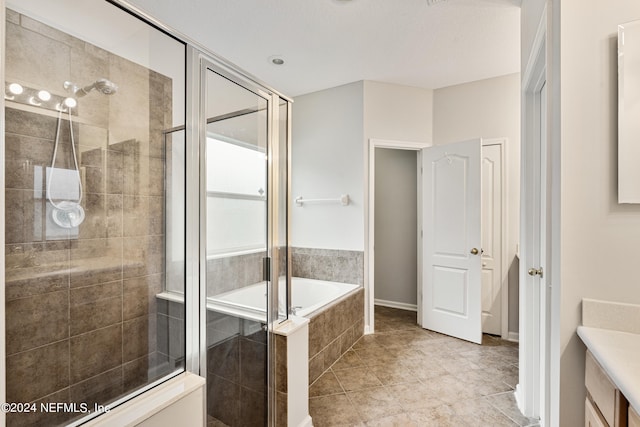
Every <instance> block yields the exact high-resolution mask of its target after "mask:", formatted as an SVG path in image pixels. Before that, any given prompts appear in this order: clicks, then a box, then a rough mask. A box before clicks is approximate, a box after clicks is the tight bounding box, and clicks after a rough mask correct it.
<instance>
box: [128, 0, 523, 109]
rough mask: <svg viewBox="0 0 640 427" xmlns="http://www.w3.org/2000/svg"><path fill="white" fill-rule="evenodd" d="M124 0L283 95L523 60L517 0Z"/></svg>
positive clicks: (487, 70)
mask: <svg viewBox="0 0 640 427" xmlns="http://www.w3.org/2000/svg"><path fill="white" fill-rule="evenodd" d="M131 3H133V4H135V5H137V6H138V7H140V8H141V9H143V10H145V11H147V12H149V13H150V14H151V15H153V16H154V17H156V18H158V19H159V20H160V21H162V22H164V23H166V24H167V25H169V26H170V27H173V28H174V29H176V30H178V31H180V32H182V33H184V34H185V35H187V36H189V37H190V38H192V39H194V40H196V41H198V42H199V43H201V44H203V45H205V46H207V47H208V48H209V49H211V50H212V51H213V52H215V53H216V54H218V55H220V56H222V57H224V58H226V59H227V60H229V61H231V62H233V63H235V64H236V65H238V66H239V67H241V68H243V69H244V70H246V71H247V72H249V73H251V74H253V75H254V76H256V77H258V78H259V79H260V80H262V81H263V82H264V83H266V84H268V85H270V86H271V87H273V88H274V89H276V90H278V91H280V92H281V93H283V94H285V95H289V96H297V95H301V94H305V93H310V92H314V91H318V90H322V89H326V88H329V87H334V86H338V85H342V84H346V83H350V82H354V81H358V80H374V81H380V82H388V83H396V84H401V85H407V86H416V87H421V88H430V89H436V88H440V87H445V86H450V85H454V84H459V83H464V82H469V81H475V80H481V79H485V78H490V77H495V76H500V75H505V74H509V73H515V72H518V71H519V68H520V3H521V1H520V0H439V1H436V2H435V3H434V4H433V5H429V3H430V2H429V1H428V0H189V1H176V0H131ZM273 55H279V56H281V57H282V58H283V59H284V60H285V64H284V65H282V66H276V65H273V64H272V63H271V62H270V60H269V57H271V56H273Z"/></svg>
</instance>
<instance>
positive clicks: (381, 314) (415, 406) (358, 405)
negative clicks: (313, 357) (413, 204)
mask: <svg viewBox="0 0 640 427" xmlns="http://www.w3.org/2000/svg"><path fill="white" fill-rule="evenodd" d="M375 310H376V312H375V316H376V327H377V329H378V331H377V332H376V333H375V334H373V335H366V336H363V337H361V338H360V339H359V340H358V341H357V342H356V343H355V344H354V345H353V347H352V348H351V349H349V350H348V351H347V352H346V353H345V354H344V355H343V356H342V357H341V358H340V359H338V361H337V362H336V363H335V364H333V365H332V366H331V368H330V369H329V370H327V371H326V372H325V373H324V374H323V375H322V376H320V377H319V378H318V379H317V380H316V381H315V382H314V383H312V384H311V387H310V389H309V396H310V398H309V407H310V412H311V417H312V418H313V424H314V426H318V427H323V426H338V425H340V426H342V425H352V426H407V427H408V426H420V427H422V426H462V425H487V426H488V425H490V426H533V425H536V423H535V420H531V419H527V418H525V417H523V416H522V415H521V414H520V413H519V411H518V409H517V406H516V403H515V398H514V396H513V389H514V387H515V384H516V383H517V381H518V367H517V363H518V348H517V345H514V344H513V343H510V342H506V341H503V340H500V339H497V338H493V337H490V336H485V337H484V340H483V343H482V345H481V346H478V345H476V344H471V343H467V342H465V341H460V340H458V339H455V338H451V337H448V336H445V335H441V334H437V333H435V332H430V331H426V330H423V329H422V328H420V327H419V326H417V325H416V321H415V318H416V313H415V312H409V311H404V310H398V309H392V308H386V307H379V306H376V308H375Z"/></svg>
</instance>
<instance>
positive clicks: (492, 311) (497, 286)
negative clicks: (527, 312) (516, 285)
mask: <svg viewBox="0 0 640 427" xmlns="http://www.w3.org/2000/svg"><path fill="white" fill-rule="evenodd" d="M481 200H482V220H481V224H482V332H484V333H487V334H493V335H502V277H501V275H502V145H500V144H491V145H483V146H482V198H481Z"/></svg>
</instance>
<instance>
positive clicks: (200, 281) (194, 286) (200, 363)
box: [0, 0, 292, 425]
mask: <svg viewBox="0 0 640 427" xmlns="http://www.w3.org/2000/svg"><path fill="white" fill-rule="evenodd" d="M105 1H106V2H107V3H110V4H112V5H113V6H115V7H118V8H120V9H122V10H124V11H126V12H128V13H130V14H131V15H133V16H135V17H137V18H138V19H140V20H142V21H144V22H146V23H148V24H149V25H151V26H152V27H155V28H156V29H158V30H160V31H162V32H164V33H166V34H168V35H170V36H172V37H174V38H175V39H177V40H178V41H181V42H183V43H185V45H186V122H185V128H186V144H185V145H186V153H185V157H186V159H185V162H186V176H185V180H186V186H185V187H186V188H185V197H186V206H187V207H188V208H187V209H186V213H185V222H186V225H185V276H186V277H185V283H186V289H185V329H186V331H185V347H186V348H185V358H186V360H185V370H186V371H188V372H192V373H195V374H198V375H202V376H206V359H207V357H206V356H207V348H206V327H205V323H204V322H205V320H206V282H205V280H206V253H205V252H204V240H203V239H202V238H201V235H202V234H201V233H203V232H205V231H206V220H205V218H204V217H203V211H204V207H203V206H204V197H205V191H204V188H205V183H204V175H203V174H202V173H201V168H203V167H204V161H205V156H204V141H205V140H206V138H204V135H205V129H206V119H205V118H204V113H203V105H202V99H203V98H204V96H205V94H204V87H203V85H202V80H201V72H202V70H206V68H207V67H209V68H210V69H213V70H214V71H215V72H217V73H219V74H222V75H223V76H225V77H227V78H229V79H230V80H232V81H234V82H235V83H237V84H238V85H240V86H242V87H245V88H246V89H248V90H250V91H252V92H254V93H257V94H259V95H260V96H262V97H264V98H265V99H266V100H267V103H268V104H267V105H268V107H267V108H268V123H269V128H268V144H267V149H268V172H267V176H268V178H267V182H268V190H267V191H268V193H267V194H268V195H269V197H268V198H267V200H268V202H267V203H268V205H267V218H268V223H267V256H268V258H269V259H270V269H269V270H270V275H269V286H268V296H267V298H268V306H267V307H268V309H267V311H268V312H267V327H268V331H269V332H272V331H273V329H274V327H276V326H277V324H278V322H279V319H278V286H276V285H275V284H277V283H278V277H279V272H278V268H279V265H280V262H279V261H280V260H279V259H278V258H279V250H277V249H278V246H279V245H282V246H286V247H287V248H289V247H290V241H289V240H290V237H289V236H290V233H289V231H290V221H289V220H287V222H286V226H285V228H286V231H287V233H286V235H287V239H286V240H287V241H286V242H278V241H277V240H278V236H279V230H278V227H279V224H278V210H279V206H286V212H281V214H283V215H286V216H287V218H288V219H289V218H290V216H289V213H290V200H289V193H290V178H289V176H290V174H289V173H287V183H286V186H285V188H286V193H287V194H280V191H279V186H278V171H279V168H281V167H286V168H287V170H290V146H291V136H290V135H291V132H290V129H291V124H290V119H291V103H292V100H291V99H290V98H288V97H286V96H284V95H283V94H281V93H279V92H277V91H276V90H274V89H272V88H270V87H269V86H268V85H266V84H264V83H263V82H261V81H260V80H259V79H258V78H256V77H254V76H252V75H250V74H249V73H246V72H244V71H242V70H241V69H240V68H239V67H237V66H236V65H234V64H233V63H231V62H229V61H227V60H225V59H224V58H221V57H219V56H217V55H216V54H214V53H213V52H211V51H210V50H209V49H207V48H206V47H205V46H203V45H201V44H200V43H198V42H196V41H194V40H192V39H191V38H189V37H188V36H185V35H184V34H182V33H180V32H178V31H176V30H174V29H173V28H171V27H169V26H167V25H165V24H163V23H162V22H160V21H158V20H157V19H155V18H154V17H153V16H151V15H149V14H147V13H146V12H144V11H143V10H141V9H140V8H138V7H136V6H134V5H132V4H131V3H129V2H128V1H125V0H105ZM0 8H1V11H0V45H1V46H5V43H6V35H5V27H6V25H5V19H6V16H5V15H6V14H5V10H6V5H5V1H4V0H0ZM0 80H2V81H4V80H5V59H4V54H3V55H0ZM281 101H285V102H286V103H287V110H286V111H287V113H286V116H287V127H286V132H287V135H286V138H287V142H286V146H287V158H286V161H284V164H280V163H281V162H280V160H279V153H278V148H279V147H278V141H279V138H280V135H279V126H278V123H279V119H280V117H279V113H280V112H279V106H280V102H281ZM0 110H2V114H0V129H4V110H5V102H4V99H2V100H0ZM4 152H5V137H4V132H0V162H1V164H2V165H4V164H5V157H4ZM0 188H4V174H0ZM283 199H284V200H285V202H284V204H283V203H282V200H283ZM0 205H4V191H0ZM194 207H197V208H194ZM4 216H5V215H4V209H2V210H0V236H1V237H2V239H3V240H4V237H5V218H4ZM287 254H289V251H287ZM287 256H288V257H289V255H287ZM4 275H5V257H4V245H0V277H3V278H4ZM286 278H287V287H286V289H287V293H288V295H287V298H286V301H287V303H286V308H285V313H288V312H289V308H290V292H289V291H290V278H291V264H290V262H287V272H286ZM4 300H5V284H4V280H2V281H0V307H4V305H5V302H4ZM280 320H282V319H280ZM268 339H269V341H270V342H269V345H268V356H267V366H268V373H267V389H268V412H267V413H268V425H275V391H274V389H273V387H272V386H271V385H272V381H273V372H274V366H273V363H272V359H271V356H272V352H273V345H272V344H271V340H272V339H273V338H272V334H271V333H269V334H268ZM5 360H6V349H5V319H4V315H3V316H0V373H2V374H1V375H0V402H5V401H6V378H5V375H4V372H6V366H5ZM155 384H157V383H154V384H151V385H149V386H147V387H143V388H142V389H140V390H137V391H135V392H134V393H132V394H130V395H127V396H125V397H124V398H123V399H122V400H124V399H129V398H132V397H133V396H135V395H139V394H141V393H144V391H146V390H148V389H149V388H151V387H152V386H153V385H155ZM4 421H5V415H4V413H3V412H1V411H0V424H4Z"/></svg>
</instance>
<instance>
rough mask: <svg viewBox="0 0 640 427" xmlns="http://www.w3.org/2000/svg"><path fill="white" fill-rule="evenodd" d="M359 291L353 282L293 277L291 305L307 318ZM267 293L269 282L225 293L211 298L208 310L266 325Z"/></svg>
mask: <svg viewBox="0 0 640 427" xmlns="http://www.w3.org/2000/svg"><path fill="white" fill-rule="evenodd" d="M358 288H359V286H358V285H352V284H349V283H338V282H328V281H325V280H315V279H306V278H301V277H293V278H292V279H291V294H292V301H291V306H292V307H293V308H294V310H295V314H296V315H297V316H304V317H306V316H309V315H310V314H312V313H313V312H314V311H317V310H319V309H320V308H322V307H324V306H325V305H327V304H329V303H331V302H332V301H334V300H336V299H338V298H341V297H342V296H344V295H347V294H348V293H350V292H352V291H354V290H355V289H358ZM265 291H266V290H265V283H264V282H260V283H256V284H254V285H249V286H246V287H244V288H240V289H236V290H233V291H229V292H225V293H222V294H219V295H216V296H213V297H209V298H207V309H209V310H213V311H217V312H219V313H224V314H229V315H232V316H237V317H241V318H243V319H249V320H254V321H257V322H262V323H266V313H267V307H266V304H267V298H266V294H265ZM281 306H283V304H281Z"/></svg>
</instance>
